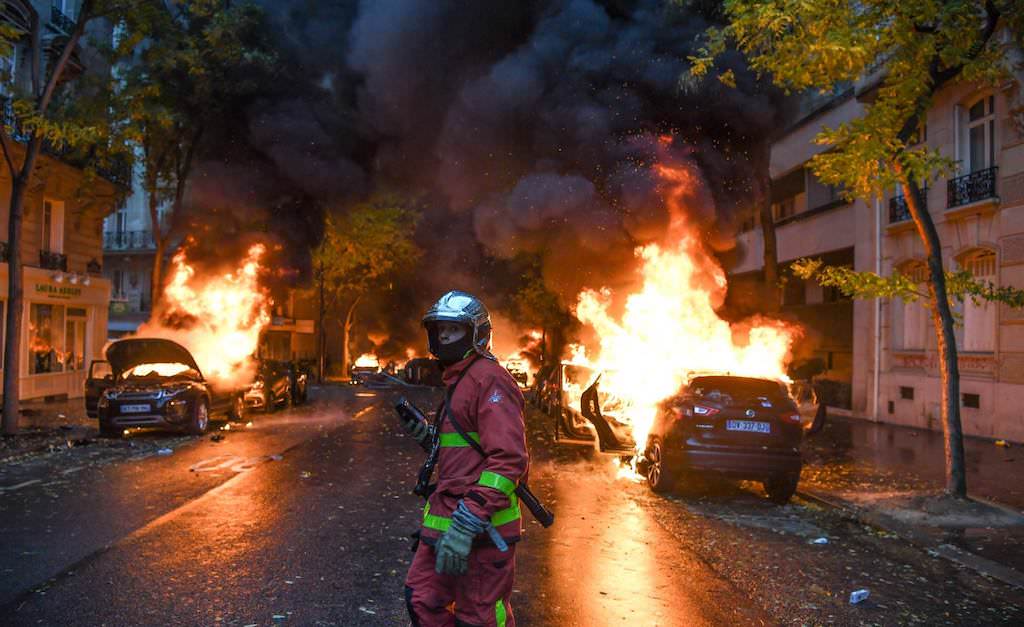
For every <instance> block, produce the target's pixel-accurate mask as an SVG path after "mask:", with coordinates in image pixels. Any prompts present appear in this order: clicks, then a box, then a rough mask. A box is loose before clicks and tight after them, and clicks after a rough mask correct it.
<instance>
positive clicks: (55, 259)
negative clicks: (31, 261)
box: [39, 250, 68, 272]
mask: <svg viewBox="0 0 1024 627" xmlns="http://www.w3.org/2000/svg"><path fill="white" fill-rule="evenodd" d="M39 267H40V268H42V269H43V270H61V271H63V272H67V271H68V256H67V255H62V254H61V253H54V252H50V251H48V250H40V251H39Z"/></svg>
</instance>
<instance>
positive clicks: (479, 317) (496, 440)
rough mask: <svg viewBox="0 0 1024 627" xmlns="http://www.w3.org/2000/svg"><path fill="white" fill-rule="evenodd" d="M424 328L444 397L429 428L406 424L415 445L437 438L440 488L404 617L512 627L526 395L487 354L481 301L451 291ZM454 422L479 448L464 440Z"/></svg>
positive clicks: (416, 621) (430, 505) (427, 517)
mask: <svg viewBox="0 0 1024 627" xmlns="http://www.w3.org/2000/svg"><path fill="white" fill-rule="evenodd" d="M423 326H424V328H425V329H426V332H427V338H428V341H429V345H430V352H431V353H433V354H434V356H436V357H437V358H438V360H440V362H441V364H442V366H443V368H444V376H443V379H444V383H445V385H446V386H447V392H446V399H447V400H446V403H445V404H444V405H442V406H441V408H440V409H439V411H438V415H437V416H436V417H435V421H434V424H435V428H434V429H426V428H424V426H423V425H422V424H420V425H418V426H415V427H410V428H409V431H410V433H411V434H412V435H413V437H414V438H416V439H417V440H418V441H420V442H421V443H423V442H424V441H425V440H427V439H428V438H437V443H438V445H439V447H440V448H439V449H438V456H437V471H438V473H437V484H436V486H435V487H434V489H433V491H432V492H431V493H430V496H429V498H428V499H427V504H426V507H425V508H424V510H423V522H422V526H421V527H420V532H419V534H420V542H419V545H418V546H417V548H416V553H415V556H414V557H413V560H412V564H411V566H410V567H409V574H408V575H407V576H406V580H405V586H406V587H405V598H406V605H407V607H408V610H409V616H410V617H411V619H412V624H413V625H418V626H423V627H433V626H435V625H445V626H459V625H466V626H470V625H487V626H494V625H498V626H512V625H514V624H515V621H514V620H513V617H512V608H511V606H510V605H509V595H510V594H511V593H512V581H513V576H514V573H515V545H516V542H517V541H518V540H519V538H520V535H521V533H522V526H521V520H522V515H521V512H520V506H519V501H518V498H517V496H516V495H515V494H514V492H513V491H514V490H515V489H516V486H517V485H518V483H519V482H520V481H525V480H526V473H527V468H528V466H529V456H528V454H527V451H526V437H525V428H524V424H523V397H522V394H521V393H520V392H519V387H518V386H517V385H516V382H515V380H514V379H513V378H512V376H511V375H510V374H509V373H508V371H506V370H505V369H504V368H502V367H501V365H499V364H498V363H497V361H496V360H495V358H494V356H493V355H492V354H491V353H490V352H489V346H490V341H491V321H490V316H489V315H488V313H487V309H486V308H485V307H484V305H483V303H481V302H480V300H478V299H477V298H475V297H473V296H471V295H470V294H467V293H465V292H459V291H452V292H448V293H447V294H445V295H444V296H442V297H441V299H440V300H438V301H437V303H435V304H434V306H433V307H431V308H430V310H429V311H428V312H427V314H426V315H425V316H424V317H423ZM446 406H447V408H448V409H446ZM456 422H457V424H458V427H461V430H462V431H463V432H464V433H465V435H466V436H467V437H468V438H471V439H473V440H475V441H476V442H477V443H479V447H480V449H482V451H478V450H477V449H476V448H475V447H473V446H471V445H469V443H468V442H467V441H466V439H465V438H463V437H462V435H460V433H459V428H457V427H456V426H455V424H454V423H456ZM481 452H482V453H483V455H481Z"/></svg>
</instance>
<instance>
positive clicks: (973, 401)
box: [961, 392, 981, 409]
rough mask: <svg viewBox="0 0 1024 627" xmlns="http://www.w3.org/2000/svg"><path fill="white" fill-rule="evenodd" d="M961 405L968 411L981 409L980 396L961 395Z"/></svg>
mask: <svg viewBox="0 0 1024 627" xmlns="http://www.w3.org/2000/svg"><path fill="white" fill-rule="evenodd" d="M961 397H962V399H963V400H962V403H961V404H962V405H963V406H964V407H968V408H970V409H981V394H967V393H966V392H965V393H964V394H961Z"/></svg>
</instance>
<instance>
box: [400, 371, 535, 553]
mask: <svg viewBox="0 0 1024 627" xmlns="http://www.w3.org/2000/svg"><path fill="white" fill-rule="evenodd" d="M467 367H468V368H469V371H468V372H467V373H466V376H464V377H462V381H460V382H459V385H458V387H456V389H455V394H454V395H453V396H452V400H451V412H452V414H453V415H454V416H455V418H456V419H457V420H458V421H459V424H460V425H461V426H462V428H463V430H465V431H466V433H467V435H468V436H469V437H471V438H473V439H476V440H477V441H478V442H479V443H480V446H481V447H482V448H483V450H484V452H486V453H487V457H486V459H485V458H483V457H481V456H480V454H479V453H477V451H476V450H475V449H473V448H472V447H471V446H470V445H469V444H467V443H466V442H465V441H464V440H463V439H462V437H461V436H460V435H459V433H458V431H456V430H455V427H453V426H452V424H451V421H450V420H448V419H447V418H445V419H444V420H443V421H442V423H441V431H440V433H441V435H440V437H441V450H440V454H439V456H438V461H437V471H438V472H437V478H438V482H437V489H436V490H435V491H434V493H433V494H431V495H430V498H429V499H428V500H427V505H426V507H425V508H424V510H423V528H422V531H421V536H420V537H421V538H422V539H423V540H424V541H426V542H427V543H429V544H433V543H434V541H435V540H436V539H437V538H438V537H439V536H440V535H441V533H443V532H444V531H445V530H447V528H448V525H449V524H450V522H451V521H450V516H451V513H452V511H454V510H455V508H456V507H457V506H458V503H459V500H460V499H462V500H464V501H465V503H466V507H467V508H469V511H471V512H472V513H473V514H474V515H476V516H477V517H479V518H480V519H482V520H488V519H489V520H490V521H491V523H492V524H493V525H494V526H495V527H496V528H497V530H498V533H500V534H501V536H502V537H503V538H504V539H505V541H506V542H509V543H511V542H516V541H517V540H519V537H520V535H521V533H522V526H521V520H522V513H521V511H520V505H519V500H518V498H517V497H516V496H515V494H513V492H512V491H513V490H515V488H516V486H517V485H518V484H519V482H520V481H525V480H526V473H527V470H528V468H529V464H530V458H529V454H528V453H527V452H526V432H525V431H526V429H525V425H524V423H523V405H524V403H523V395H522V394H521V393H520V392H519V386H517V385H516V382H515V380H514V379H513V378H512V375H510V374H509V373H508V371H507V370H505V369H504V368H502V367H501V365H499V364H498V363H497V362H495V361H493V360H491V359H486V358H483V357H477V358H476V359H474V358H473V357H468V358H466V359H463V360H462V361H460V362H458V363H457V364H454V365H452V366H449V367H448V368H446V369H445V371H444V383H445V385H446V386H451V385H453V384H454V383H455V381H456V379H458V378H459V375H460V374H461V373H462V372H463V371H464V370H466V368H467Z"/></svg>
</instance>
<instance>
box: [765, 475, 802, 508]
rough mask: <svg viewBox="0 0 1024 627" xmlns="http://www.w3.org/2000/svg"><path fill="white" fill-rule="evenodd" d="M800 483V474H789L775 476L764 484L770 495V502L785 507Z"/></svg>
mask: <svg viewBox="0 0 1024 627" xmlns="http://www.w3.org/2000/svg"><path fill="white" fill-rule="evenodd" d="M799 481H800V473H799V472H795V473H788V474H784V475H775V476H774V477H769V478H768V479H767V480H765V481H763V482H762V485H763V486H764V491H765V492H767V493H768V500H769V501H771V502H772V503H775V504H776V505H785V504H786V503H788V502H789V499H790V498H792V497H793V495H794V494H795V493H796V486H797V483H799Z"/></svg>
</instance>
